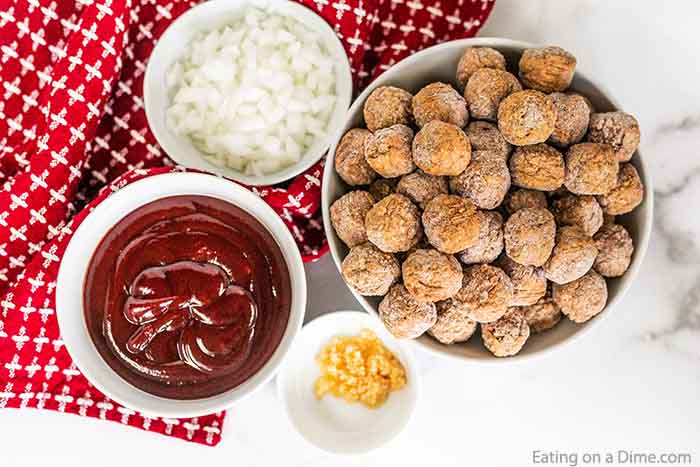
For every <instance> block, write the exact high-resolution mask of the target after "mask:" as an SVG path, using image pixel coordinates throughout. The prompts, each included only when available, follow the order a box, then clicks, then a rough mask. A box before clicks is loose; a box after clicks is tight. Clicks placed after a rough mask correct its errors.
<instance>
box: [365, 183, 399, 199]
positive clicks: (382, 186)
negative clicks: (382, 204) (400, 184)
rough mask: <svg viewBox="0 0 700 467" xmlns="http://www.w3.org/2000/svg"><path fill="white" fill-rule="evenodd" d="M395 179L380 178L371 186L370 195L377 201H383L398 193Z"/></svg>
mask: <svg viewBox="0 0 700 467" xmlns="http://www.w3.org/2000/svg"><path fill="white" fill-rule="evenodd" d="M396 183H397V179H395V178H379V179H377V180H375V181H374V182H372V184H371V185H370V186H369V194H370V195H372V196H374V200H375V201H381V200H383V199H384V198H386V197H387V196H389V195H390V194H392V193H396Z"/></svg>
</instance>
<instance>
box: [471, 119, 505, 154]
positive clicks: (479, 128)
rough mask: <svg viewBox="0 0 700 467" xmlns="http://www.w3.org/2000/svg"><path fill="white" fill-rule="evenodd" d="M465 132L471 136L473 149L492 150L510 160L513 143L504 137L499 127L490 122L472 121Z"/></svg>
mask: <svg viewBox="0 0 700 467" xmlns="http://www.w3.org/2000/svg"><path fill="white" fill-rule="evenodd" d="M464 133H465V134H466V135H467V138H469V143H471V146H472V151H492V152H496V153H498V154H499V155H500V156H502V157H503V162H507V161H508V156H509V155H510V149H511V145H510V144H508V141H506V139H505V138H504V137H503V135H502V134H501V132H500V131H498V127H497V126H496V125H494V124H492V123H489V122H479V121H477V122H471V123H470V124H469V125H467V128H466V129H465V130H464Z"/></svg>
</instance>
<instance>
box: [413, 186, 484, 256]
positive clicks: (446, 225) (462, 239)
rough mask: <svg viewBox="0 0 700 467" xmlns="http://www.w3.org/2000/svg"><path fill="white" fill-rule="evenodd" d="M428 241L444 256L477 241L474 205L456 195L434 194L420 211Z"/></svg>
mask: <svg viewBox="0 0 700 467" xmlns="http://www.w3.org/2000/svg"><path fill="white" fill-rule="evenodd" d="M423 229H424V231H425V236H426V237H427V238H428V241H429V242H430V244H431V245H433V246H434V247H435V248H437V249H438V250H440V251H442V252H443V253H449V254H451V253H457V252H458V251H461V250H464V249H465V248H466V247H468V246H471V245H474V244H475V243H476V242H477V241H478V240H479V218H478V217H477V215H476V206H474V203H472V202H471V201H469V200H468V199H465V198H462V197H461V196H456V195H437V196H436V197H435V198H433V199H432V200H430V202H428V204H427V205H426V207H425V211H424V212H423Z"/></svg>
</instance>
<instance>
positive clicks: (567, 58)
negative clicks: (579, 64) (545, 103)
mask: <svg viewBox="0 0 700 467" xmlns="http://www.w3.org/2000/svg"><path fill="white" fill-rule="evenodd" d="M518 66H519V68H520V79H522V80H523V84H525V86H527V87H528V88H532V89H537V90H539V91H542V92H555V91H564V90H565V89H566V88H568V87H569V85H570V84H571V80H572V79H573V77H574V71H576V57H574V56H573V55H571V54H570V53H569V52H567V51H566V50H564V49H562V48H561V47H542V48H537V49H526V50H525V51H524V52H523V54H522V56H521V57H520V63H519V64H518Z"/></svg>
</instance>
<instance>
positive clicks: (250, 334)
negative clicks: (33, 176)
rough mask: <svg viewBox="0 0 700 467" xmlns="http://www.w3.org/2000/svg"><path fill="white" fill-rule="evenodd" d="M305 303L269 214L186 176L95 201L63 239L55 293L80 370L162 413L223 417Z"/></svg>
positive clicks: (298, 319) (274, 353) (242, 195)
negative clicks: (221, 412)
mask: <svg viewBox="0 0 700 467" xmlns="http://www.w3.org/2000/svg"><path fill="white" fill-rule="evenodd" d="M305 307H306V281H305V275H304V269H303V265H302V261H301V256H300V255H299V252H298V249H297V247H296V244H295V242H294V240H293V238H292V236H291V234H290V233H289V231H288V229H287V228H286V227H285V225H284V223H283V222H282V221H281V220H280V218H279V217H278V215H277V214H276V213H275V212H274V211H273V210H272V209H271V208H270V207H269V206H267V204H265V203H264V202H263V201H262V200H261V199H260V198H259V197H257V196H256V195H254V194H253V193H251V192H249V191H247V190H246V189H244V188H243V187H241V186H239V185H237V184H235V183H233V182H230V181H228V180H225V179H222V178H219V177H214V176H211V175H205V174H195V173H169V174H162V175H156V176H153V177H149V178H145V179H143V180H139V181H137V182H134V183H132V184H130V185H128V186H126V187H124V188H122V189H121V190H119V191H117V192H116V193H114V194H112V195H110V196H109V197H108V198H107V199H106V200H105V201H103V202H102V203H100V204H99V205H98V206H97V207H96V208H95V209H94V210H93V211H92V212H91V213H90V214H89V215H88V216H87V217H86V218H85V219H84V220H83V222H82V223H81V224H80V225H79V226H78V228H77V229H76V231H75V233H74V235H73V237H72V238H71V240H70V243H69V245H68V247H67V249H66V253H65V255H64V258H63V261H62V263H61V266H60V270H59V275H58V282H57V289H56V309H57V315H58V321H59V326H60V329H61V335H62V337H63V340H64V342H65V345H66V348H67V350H68V352H69V353H70V355H71V357H72V358H73V359H74V360H75V362H76V364H77V365H78V367H79V368H80V370H81V371H82V372H83V373H85V375H86V376H87V378H88V379H89V380H90V381H91V382H92V383H93V384H94V385H95V386H96V387H97V388H98V389H99V390H101V391H102V392H104V393H105V394H106V395H107V396H109V397H110V398H112V399H114V400H115V401H117V402H119V403H121V404H123V405H125V406H127V407H130V408H132V409H136V410H139V411H141V412H144V413H146V414H149V415H153V416H161V417H191V416H198V415H203V414H206V413H211V412H216V411H219V410H222V409H225V408H227V407H229V406H231V405H232V404H233V403H235V402H236V401H238V400H240V399H241V398H242V397H244V396H246V395H248V394H250V393H251V392H253V391H254V390H255V389H256V388H258V387H260V386H261V385H262V384H264V383H265V382H266V381H268V380H269V379H270V378H271V377H272V376H273V375H274V374H275V372H276V370H277V368H278V367H279V365H280V363H281V361H282V359H283V358H284V356H285V354H286V353H287V351H288V350H289V348H290V345H291V343H292V340H293V339H294V337H295V335H296V334H297V332H298V330H299V329H300V327H301V323H302V321H303V316H304V311H305Z"/></svg>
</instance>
